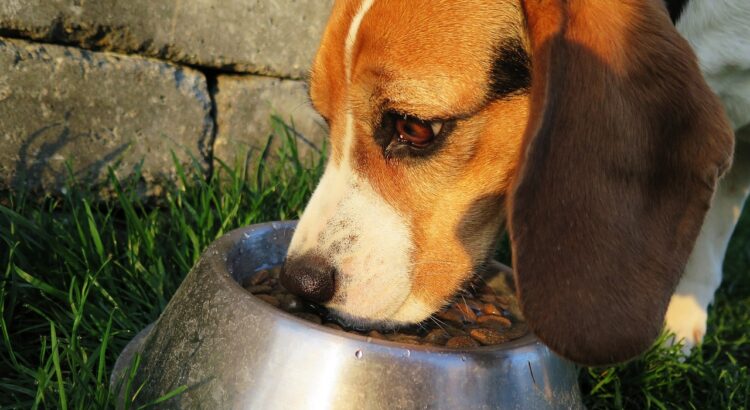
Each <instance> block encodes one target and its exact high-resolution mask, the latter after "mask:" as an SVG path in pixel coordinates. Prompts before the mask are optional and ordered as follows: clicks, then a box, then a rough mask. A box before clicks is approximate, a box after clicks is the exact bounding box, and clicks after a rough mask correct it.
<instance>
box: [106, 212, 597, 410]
mask: <svg viewBox="0 0 750 410" xmlns="http://www.w3.org/2000/svg"><path fill="white" fill-rule="evenodd" d="M294 227H295V223H294V222H274V223H267V224H260V225H254V226H250V227H247V228H243V229H238V230H235V231H233V232H230V233H229V234H227V235H225V236H223V237H221V238H220V239H218V240H217V241H216V242H214V243H213V244H211V246H209V247H208V249H207V250H206V251H205V252H204V254H203V256H202V257H201V259H200V261H199V262H198V263H197V265H196V266H195V267H194V268H193V270H192V271H191V272H190V274H188V276H187V277H186V278H185V281H184V282H183V283H182V285H181V286H180V288H179V289H178V291H177V293H176V294H175V295H174V297H173V298H172V300H171V301H170V302H169V304H168V305H167V307H166V309H165V310H164V312H163V313H162V315H161V317H159V319H158V320H157V321H156V322H155V323H154V324H153V325H151V326H149V327H148V328H146V329H144V330H143V331H142V332H141V333H139V334H138V336H136V337H135V338H134V339H133V340H132V341H131V342H130V344H129V345H128V346H127V347H126V348H125V350H124V351H123V352H122V354H121V355H120V357H119V359H118V360H117V363H116V364H115V369H114V371H113V376H112V385H113V388H118V387H119V391H120V393H119V394H120V395H122V394H123V393H122V392H123V390H124V383H122V379H123V376H124V375H125V374H127V373H128V368H129V366H130V364H131V360H132V359H133V357H134V355H135V353H140V356H141V362H140V366H139V367H138V371H137V375H136V377H135V380H134V381H133V383H132V385H131V386H134V387H131V395H132V392H133V391H135V390H136V389H137V388H138V387H140V386H143V387H142V389H141V390H140V392H139V393H138V395H137V397H136V400H135V401H136V403H135V404H136V405H139V404H145V403H149V402H151V401H153V400H155V399H157V398H159V397H161V396H163V395H165V394H166V393H168V392H171V391H173V390H175V389H176V388H178V387H180V386H186V387H187V388H186V390H185V391H184V392H182V393H181V394H180V395H178V396H176V397H175V398H172V399H170V400H168V401H166V402H163V403H161V404H160V406H161V407H167V408H184V409H188V408H189V409H193V408H196V409H197V408H205V409H238V408H249V409H307V408H316V409H317V408H325V409H421V408H430V409H475V408H503V409H558V408H563V409H570V408H582V407H583V406H582V404H581V399H580V393H579V389H578V384H577V377H576V376H577V372H576V369H575V366H574V365H573V364H571V363H570V362H567V361H565V360H563V359H561V358H559V357H557V356H556V355H555V354H553V353H552V352H550V351H549V350H548V349H547V348H546V347H545V346H544V345H542V344H541V343H540V342H539V341H538V340H537V339H536V338H534V337H533V336H531V335H528V336H524V337H522V338H521V339H518V340H515V341H513V342H510V343H507V344H504V345H501V346H499V347H480V348H472V349H466V350H450V349H446V348H436V347H423V346H413V345H405V344H399V343H394V342H388V341H381V340H373V339H371V338H367V337H363V336H358V335H352V334H348V333H344V332H341V331H337V330H333V329H330V328H327V327H324V326H320V325H315V324H312V323H309V322H305V321H303V320H302V319H299V318H297V317H295V316H292V315H290V314H287V313H284V312H282V311H280V310H277V309H276V308H273V307H271V306H270V305H267V304H266V303H264V302H262V301H261V300H259V299H257V298H256V297H254V296H252V295H251V294H250V293H248V292H247V291H245V290H244V289H243V288H242V287H241V286H240V285H239V284H238V282H240V283H241V281H242V280H243V279H245V278H247V277H248V276H249V275H252V274H253V273H254V272H256V271H258V270H260V269H267V268H269V267H273V266H276V265H279V264H281V263H282V261H283V260H284V255H285V254H286V250H287V246H288V243H289V240H290V239H291V236H292V232H293V231H294Z"/></svg>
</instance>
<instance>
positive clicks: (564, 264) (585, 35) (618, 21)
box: [509, 0, 733, 364]
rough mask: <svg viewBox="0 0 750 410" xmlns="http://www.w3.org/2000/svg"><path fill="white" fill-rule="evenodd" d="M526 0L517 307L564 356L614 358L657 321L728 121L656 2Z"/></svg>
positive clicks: (514, 215) (728, 146)
mask: <svg viewBox="0 0 750 410" xmlns="http://www.w3.org/2000/svg"><path fill="white" fill-rule="evenodd" d="M584 3H585V6H584ZM524 6H525V11H526V15H527V21H528V27H529V33H530V38H531V44H532V55H533V60H532V61H533V68H534V69H533V74H532V81H533V87H532V95H531V113H532V115H531V118H530V119H529V124H528V127H527V130H526V136H525V142H524V144H525V148H524V151H523V152H524V155H523V158H522V166H521V168H520V171H519V173H518V175H517V179H516V181H515V183H514V186H513V190H512V195H511V196H510V204H509V209H510V210H511V215H510V231H511V238H512V243H513V252H514V267H515V271H516V281H517V286H518V290H519V295H520V298H521V300H522V306H523V311H524V314H525V315H526V318H527V320H528V322H529V324H530V325H531V327H532V329H533V330H534V332H535V333H536V334H537V335H538V336H539V337H540V338H541V339H542V340H543V341H544V342H545V343H546V344H547V345H549V346H550V347H551V348H552V349H553V350H555V351H557V352H559V353H560V354H562V355H563V356H565V357H568V358H571V359H572V360H575V361H577V362H581V363H586V364H606V363H612V362H618V361H623V360H626V359H629V358H631V357H633V356H635V355H637V354H639V353H640V352H642V351H643V350H645V349H646V348H648V347H649V345H650V344H651V343H652V341H653V340H654V339H655V338H656V336H657V335H658V333H659V331H660V329H661V326H662V321H663V318H664V313H665V311H666V308H667V303H668V301H669V296H670V295H671V294H672V292H673V291H674V288H675V286H676V285H677V282H678V280H679V278H680V275H681V273H682V270H683V268H684V266H685V263H686V260H687V257H688V255H689V253H690V251H691V250H692V246H693V243H694V241H695V239H696V237H697V235H698V232H699V230H700V227H701V224H702V222H703V217H704V215H705V212H706V210H707V209H708V207H709V204H710V200H711V197H712V195H713V191H714V188H715V186H716V183H717V179H718V178H719V176H720V175H722V174H723V172H724V171H725V170H726V169H727V168H728V165H729V161H730V158H731V152H732V144H733V137H732V133H731V129H730V127H729V124H728V121H727V119H726V118H725V115H724V112H723V108H722V106H721V105H720V103H719V101H718V99H717V98H716V97H715V96H714V95H713V94H712V92H711V91H710V90H709V88H708V86H707V85H706V83H705V81H704V80H703V78H702V76H701V73H700V71H699V69H698V66H697V63H696V59H695V56H694V55H693V53H692V51H691V50H690V48H689V46H688V45H687V43H686V42H685V41H684V40H683V39H682V38H681V37H680V36H679V35H678V33H677V32H676V30H675V29H674V28H673V27H672V25H671V22H670V21H669V17H668V15H667V14H666V12H665V10H663V9H662V8H661V7H658V6H657V5H656V2H652V1H630V2H619V1H608V2H601V4H600V3H599V2H598V3H597V6H590V2H583V1H576V0H573V1H566V2H563V1H532V0H528V1H525V2H524ZM603 6H606V7H605V9H604V10H601V11H599V10H596V8H597V7H603Z"/></svg>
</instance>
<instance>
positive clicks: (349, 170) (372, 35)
mask: <svg viewBox="0 0 750 410" xmlns="http://www.w3.org/2000/svg"><path fill="white" fill-rule="evenodd" d="M747 4H748V3H747V2H746V0H692V1H689V2H688V1H678V2H673V1H669V2H666V3H665V2H662V1H661V0H629V1H620V0H601V1H585V0H522V1H518V0H337V1H336V2H335V4H334V6H333V10H332V13H331V16H330V20H329V22H328V26H327V29H326V31H325V34H324V36H323V39H322V43H321V45H320V49H319V51H318V54H317V56H316V58H315V61H314V64H313V67H312V73H311V79H310V94H311V99H312V102H313V104H314V106H315V108H316V109H317V111H319V112H320V114H321V115H322V116H323V118H325V120H326V122H327V123H328V125H329V127H330V141H331V154H330V159H329V162H328V164H327V168H326V170H325V173H324V175H323V177H322V180H321V181H320V184H319V186H318V187H317V189H316V190H315V192H314V194H313V196H312V198H311V200H310V202H309V204H308V206H307V208H306V209H305V211H304V213H303V215H302V217H301V220H300V222H299V225H298V228H297V230H296V232H295V234H294V237H293V239H292V242H291V244H290V247H289V251H288V255H287V261H286V263H285V265H284V268H283V272H282V283H284V285H285V286H286V287H287V288H288V289H290V290H291V291H292V292H295V293H297V294H299V295H301V296H303V297H305V298H307V299H310V300H312V301H315V302H318V303H321V304H323V305H325V306H326V307H328V309H329V310H330V311H332V312H333V313H334V314H335V315H338V316H339V317H340V318H342V320H344V321H346V322H348V323H350V324H352V325H359V326H362V325H367V326H375V327H394V326H400V325H405V324H413V323H418V322H421V321H424V320H426V319H428V318H429V317H430V316H431V315H432V314H433V313H435V312H436V311H438V310H439V309H440V308H441V307H443V306H444V305H445V304H446V303H448V301H450V300H451V298H452V297H453V296H454V295H456V293H457V292H458V291H459V290H460V289H461V288H462V287H464V286H466V285H467V284H469V283H470V282H471V281H472V279H473V278H474V277H475V276H476V272H479V271H481V269H482V267H483V266H484V265H485V264H486V263H487V261H488V260H489V258H491V257H492V255H493V252H494V249H495V244H496V242H497V239H498V236H499V235H500V234H501V232H502V230H503V229H507V230H508V232H509V235H510V239H511V244H512V251H513V267H514V272H515V273H514V274H515V281H516V288H517V292H518V296H519V299H520V301H521V307H522V310H523V313H524V316H525V319H526V320H527V322H528V324H529V326H530V328H531V329H532V330H533V332H534V333H535V334H536V335H537V336H538V337H539V338H540V339H541V340H542V341H543V342H544V343H546V344H547V345H548V346H549V347H550V348H551V349H552V350H554V351H556V352H557V353H559V354H560V355H562V356H564V357H566V358H569V359H571V360H573V361H576V362H579V363H583V364H590V365H600V364H609V363H614V362H620V361H624V360H628V359H630V358H632V357H634V356H636V355H638V354H640V353H641V352H642V351H644V350H645V349H647V348H648V347H649V346H650V345H651V343H653V340H654V339H655V338H656V337H657V336H658V334H659V333H660V331H661V329H662V326H663V324H664V320H665V315H666V323H667V326H668V327H669V329H671V330H672V331H674V332H675V333H676V335H677V337H678V338H679V339H683V340H684V341H685V342H686V345H687V346H692V345H693V344H695V343H697V342H699V341H700V339H701V338H702V336H703V334H704V332H705V321H706V308H707V306H708V304H709V303H710V302H711V299H712V297H713V292H714V290H715V289H716V287H717V286H718V283H719V281H720V277H721V262H722V259H723V254H724V251H725V250H726V245H727V241H728V238H729V236H730V235H731V231H732V229H733V226H734V224H735V222H736V221H737V217H738V215H739V212H740V209H741V206H742V203H743V201H744V199H745V197H746V196H747V193H748V183H749V182H750V171H749V169H748V165H744V164H741V163H738V164H736V166H735V170H733V171H732V172H731V173H729V174H728V176H727V177H726V178H724V179H723V181H721V182H720V178H721V177H722V176H723V175H724V174H725V172H726V171H727V170H728V169H729V167H730V163H731V159H732V152H733V148H734V132H736V133H737V134H738V135H739V134H745V135H746V136H748V135H750V127H748V126H747V124H748V123H750V43H749V42H748V41H749V40H748V39H750V31H748V28H747V27H748V25H747V24H746V23H747V21H750V6H748V5H747ZM670 16H671V17H672V18H673V19H674V20H676V26H675V24H674V21H673V20H671V19H670ZM680 32H681V33H680ZM743 32H744V33H745V34H744V35H742V34H741V33H743ZM738 37H739V38H738ZM686 39H687V40H686ZM696 53H697V56H698V59H697V58H696ZM701 70H703V72H701ZM709 84H710V86H709ZM711 87H713V91H712V89H711ZM716 94H718V95H719V96H721V98H723V99H724V102H725V104H726V107H727V110H726V112H728V114H729V115H728V116H727V115H726V113H725V109H724V107H723V105H722V103H721V101H720V99H719V98H717V95H716ZM733 131H734V132H733ZM737 154H738V155H743V156H745V155H750V150H748V149H746V148H745V147H739V145H738V150H737ZM738 162H740V161H739V160H738ZM747 163H749V164H750V161H747ZM735 171H736V172H735ZM717 186H718V188H717ZM714 196H715V198H714ZM712 200H713V207H711V203H712ZM709 209H710V210H709ZM707 211H708V216H706V214H707ZM704 220H705V221H706V225H705V226H703V229H702V230H701V226H702V225H703V223H704ZM696 241H697V242H696ZM696 243H697V245H696ZM694 245H696V246H695V249H694ZM691 252H692V255H691ZM683 272H684V275H683ZM681 277H682V280H680V278H681ZM670 298H671V299H670ZM670 300H671V302H670Z"/></svg>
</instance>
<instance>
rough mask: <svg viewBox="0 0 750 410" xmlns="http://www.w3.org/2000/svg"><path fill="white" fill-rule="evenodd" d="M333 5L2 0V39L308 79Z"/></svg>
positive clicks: (288, 0)
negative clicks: (41, 41) (30, 41)
mask: <svg viewBox="0 0 750 410" xmlns="http://www.w3.org/2000/svg"><path fill="white" fill-rule="evenodd" d="M332 4H333V0H285V1H269V0H193V1H182V0H158V1H154V0H126V1H123V0H95V1H94V0H56V1H50V0H2V1H0V35H3V33H4V34H5V35H6V36H9V35H12V36H21V37H26V38H31V39H36V40H45V41H49V42H55V43H57V42H63V43H66V44H72V45H77V46H80V47H83V48H87V49H94V50H111V51H118V52H123V53H133V54H142V55H147V56H151V57H158V58H162V59H166V60H171V61H175V62H180V63H186V64H191V65H197V66H205V67H215V68H218V69H223V70H231V71H241V72H252V73H259V74H268V75H276V76H281V77H290V78H301V77H303V76H304V75H305V73H306V71H307V69H308V68H309V66H310V63H311V62H312V58H313V56H314V54H315V51H316V49H317V47H318V41H319V40H320V36H321V34H322V32H323V28H324V26H325V23H326V20H327V18H328V14H329V12H330V8H331V5H332Z"/></svg>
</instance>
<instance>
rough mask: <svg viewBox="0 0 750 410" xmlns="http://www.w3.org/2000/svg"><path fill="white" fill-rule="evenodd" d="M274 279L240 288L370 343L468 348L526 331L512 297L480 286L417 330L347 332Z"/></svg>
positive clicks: (257, 278) (265, 273) (253, 279)
mask: <svg viewBox="0 0 750 410" xmlns="http://www.w3.org/2000/svg"><path fill="white" fill-rule="evenodd" d="M278 275H279V269H271V270H262V271H259V272H257V273H255V274H253V275H252V276H250V277H249V278H247V279H245V280H244V281H243V282H242V285H243V287H244V288H245V289H246V290H247V291H248V292H250V293H252V294H253V295H255V296H256V297H257V298H258V299H260V300H262V301H264V302H266V303H268V304H269V305H272V306H274V307H277V308H280V309H282V310H284V311H286V312H289V313H291V314H293V315H295V316H297V317H299V318H301V319H304V320H306V321H309V322H312V323H316V324H322V325H323V326H326V327H328V328H331V329H335V330H340V331H347V332H350V333H355V334H358V335H360V336H368V337H371V338H373V339H379V340H389V341H392V342H398V343H405V344H410V345H428V346H439V347H448V348H454V349H467V348H473V347H478V346H491V345H497V344H500V343H505V342H508V341H510V340H513V339H517V338H519V337H521V336H523V335H525V334H526V333H527V332H528V330H527V327H526V325H525V323H524V322H523V321H521V320H519V319H518V318H516V317H514V316H513V315H511V314H510V313H509V312H510V311H513V312H517V311H518V309H517V302H516V300H515V297H514V296H513V295H505V294H500V295H499V294H498V292H497V291H496V290H495V289H493V288H492V287H490V286H488V285H482V286H480V287H479V289H478V290H477V291H476V292H475V293H473V294H462V295H461V296H460V297H459V298H458V300H457V301H456V302H454V303H453V304H451V305H449V306H446V307H445V308H444V309H443V310H441V311H440V312H438V313H436V314H434V315H433V319H432V320H427V321H426V322H424V323H422V324H420V325H419V326H414V327H411V328H405V329H399V330H398V331H379V330H370V329H367V330H365V329H347V328H346V327H345V326H342V325H341V323H338V322H337V321H336V319H335V318H333V317H330V316H328V315H327V314H326V313H325V309H322V308H320V307H318V306H315V305H313V304H311V303H308V302H306V301H304V300H302V299H300V298H298V297H297V296H295V295H293V294H290V293H289V292H287V291H286V289H284V288H283V287H282V286H281V285H280V283H279V280H278Z"/></svg>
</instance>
